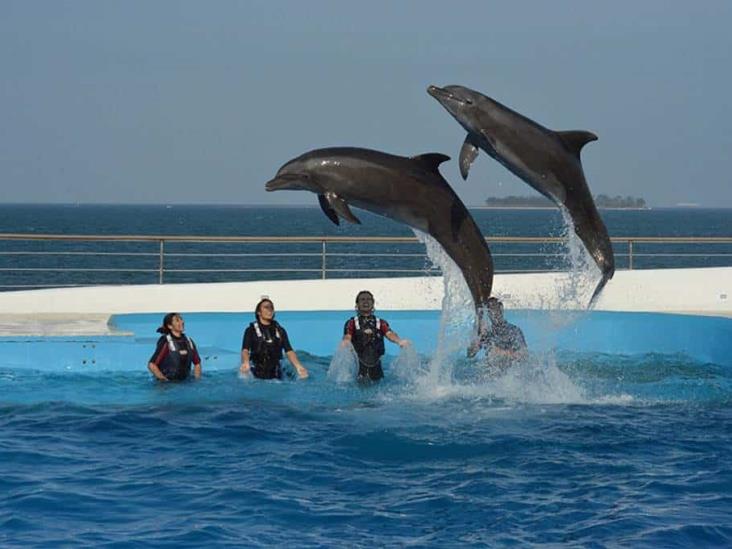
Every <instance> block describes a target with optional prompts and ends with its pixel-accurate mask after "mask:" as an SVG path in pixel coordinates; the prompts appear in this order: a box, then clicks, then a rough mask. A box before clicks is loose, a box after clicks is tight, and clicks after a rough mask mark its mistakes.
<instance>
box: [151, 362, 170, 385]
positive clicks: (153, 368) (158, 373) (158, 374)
mask: <svg viewBox="0 0 732 549" xmlns="http://www.w3.org/2000/svg"><path fill="white" fill-rule="evenodd" d="M147 369H148V370H150V373H151V374H152V375H154V376H155V379H157V380H158V381H168V378H167V377H165V375H164V374H163V372H161V371H160V368H158V365H157V364H155V363H154V362H150V363H148V365H147Z"/></svg>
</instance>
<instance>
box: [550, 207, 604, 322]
mask: <svg viewBox="0 0 732 549" xmlns="http://www.w3.org/2000/svg"><path fill="white" fill-rule="evenodd" d="M560 211H561V213H562V220H563V221H564V229H563V231H562V237H563V238H565V246H566V248H565V249H566V255H565V260H566V264H567V270H568V276H567V277H566V278H563V279H561V280H560V282H558V284H557V286H556V287H555V290H556V292H555V296H556V298H557V305H556V308H557V309H584V308H586V307H587V304H588V303H589V301H590V297H591V296H592V292H593V291H594V289H595V286H596V284H597V267H596V266H595V262H594V261H593V259H592V256H591V255H590V253H589V252H588V251H587V249H586V248H585V245H584V244H583V242H582V240H580V238H579V237H578V236H577V233H576V232H575V230H574V223H573V222H572V218H571V217H570V215H569V212H568V211H567V209H566V208H560Z"/></svg>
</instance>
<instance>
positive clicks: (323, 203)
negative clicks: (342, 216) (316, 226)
mask: <svg viewBox="0 0 732 549" xmlns="http://www.w3.org/2000/svg"><path fill="white" fill-rule="evenodd" d="M318 202H320V208H321V209H322V210H323V213H324V214H325V215H326V216H328V219H330V220H331V221H332V222H333V223H335V224H336V225H340V224H341V222H340V221H339V220H338V214H337V213H336V212H335V210H334V209H333V208H331V207H330V204H329V203H328V200H327V199H326V198H325V197H324V196H323V195H322V194H319V195H318Z"/></svg>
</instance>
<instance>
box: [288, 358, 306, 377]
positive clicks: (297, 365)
mask: <svg viewBox="0 0 732 549" xmlns="http://www.w3.org/2000/svg"><path fill="white" fill-rule="evenodd" d="M286 354H287V360H289V361H290V364H292V365H293V366H294V367H295V370H297V375H298V377H299V378H300V379H307V378H308V376H309V375H310V374H308V371H307V370H306V369H305V366H303V365H302V364H301V363H300V359H299V358H297V355H296V354H295V351H287V353H286Z"/></svg>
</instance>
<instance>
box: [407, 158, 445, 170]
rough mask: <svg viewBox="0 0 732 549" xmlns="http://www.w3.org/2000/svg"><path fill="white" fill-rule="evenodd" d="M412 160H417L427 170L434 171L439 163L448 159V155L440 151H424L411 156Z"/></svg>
mask: <svg viewBox="0 0 732 549" xmlns="http://www.w3.org/2000/svg"><path fill="white" fill-rule="evenodd" d="M412 160H415V161H417V162H419V163H420V164H422V165H423V166H424V167H425V168H427V169H428V170H429V171H431V172H436V171H437V169H438V168H439V167H440V164H442V163H443V162H447V161H448V160H450V157H449V156H447V155H445V154H442V153H426V154H420V155H417V156H413V157H412Z"/></svg>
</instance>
